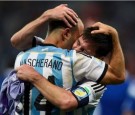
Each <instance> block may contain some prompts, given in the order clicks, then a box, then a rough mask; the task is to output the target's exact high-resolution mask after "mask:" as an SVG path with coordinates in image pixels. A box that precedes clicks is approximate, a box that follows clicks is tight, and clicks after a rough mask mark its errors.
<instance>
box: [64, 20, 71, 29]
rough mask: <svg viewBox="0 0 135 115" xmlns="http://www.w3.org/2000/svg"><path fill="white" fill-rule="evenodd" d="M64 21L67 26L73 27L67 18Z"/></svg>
mask: <svg viewBox="0 0 135 115" xmlns="http://www.w3.org/2000/svg"><path fill="white" fill-rule="evenodd" d="M63 21H64V22H65V24H66V25H67V26H68V27H69V28H72V25H71V24H70V23H69V22H68V20H67V19H66V18H63Z"/></svg>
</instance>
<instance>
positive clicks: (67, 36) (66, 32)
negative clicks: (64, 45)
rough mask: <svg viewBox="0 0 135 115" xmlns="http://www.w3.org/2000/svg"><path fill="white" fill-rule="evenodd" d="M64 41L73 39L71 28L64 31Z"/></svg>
mask: <svg viewBox="0 0 135 115" xmlns="http://www.w3.org/2000/svg"><path fill="white" fill-rule="evenodd" d="M62 37H63V40H69V39H70V38H71V30H70V28H66V29H64V31H63V33H62Z"/></svg>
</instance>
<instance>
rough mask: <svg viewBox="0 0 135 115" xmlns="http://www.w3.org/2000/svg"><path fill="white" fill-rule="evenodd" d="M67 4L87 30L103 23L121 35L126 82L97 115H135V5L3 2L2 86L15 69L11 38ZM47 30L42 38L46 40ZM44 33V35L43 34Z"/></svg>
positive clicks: (103, 101) (106, 98) (116, 88)
mask: <svg viewBox="0 0 135 115" xmlns="http://www.w3.org/2000/svg"><path fill="white" fill-rule="evenodd" d="M62 3H66V4H68V6H69V7H70V8H72V9H73V10H74V11H75V12H77V14H78V15H79V16H80V18H81V19H82V20H83V22H84V24H85V26H90V25H92V24H93V23H94V22H97V21H100V22H103V23H106V24H108V25H111V26H113V27H114V28H116V29H117V30H118V32H119V37H120V42H121V45H122V48H123V51H124V56H125V61H126V70H127V73H126V81H125V83H123V84H120V85H115V86H114V85H109V86H107V88H108V89H107V90H106V92H105V94H104V96H103V98H102V99H101V103H100V105H99V106H98V107H97V109H96V111H95V115H135V62H134V59H135V45H134V43H135V32H134V31H135V15H134V11H135V2H134V1H130V2H128V1H123V2H121V1H119V2H117V1H101V2H99V1H98V2H97V1H95V2H94V1H93V2H92V1H85V2H84V1H65V2H62V1H59V2H58V1H57V2H56V1H40V2H38V1H33V2H32V1H29V2H27V1H16V2H15V1H14V2H7V1H6V2H4V1H3V2H2V1H0V28H1V29H0V56H1V60H0V84H1V82H2V80H3V79H4V77H5V76H7V74H8V73H9V72H10V70H11V69H13V66H14V60H15V57H16V55H17V53H18V52H19V51H17V50H16V49H15V48H13V47H12V46H11V43H10V38H11V36H12V35H13V34H14V33H15V32H17V31H18V30H19V29H21V28H22V27H23V26H24V25H25V24H26V23H28V22H30V21H32V20H34V19H35V18H36V17H38V16H40V15H41V14H42V13H43V12H44V11H45V10H47V9H50V8H53V7H55V6H57V5H59V4H62ZM46 29H47V27H45V28H44V30H42V32H41V34H40V35H39V36H41V37H44V35H45V34H46V33H45V32H46ZM43 33H44V34H43Z"/></svg>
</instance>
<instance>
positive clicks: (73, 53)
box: [70, 50, 81, 86]
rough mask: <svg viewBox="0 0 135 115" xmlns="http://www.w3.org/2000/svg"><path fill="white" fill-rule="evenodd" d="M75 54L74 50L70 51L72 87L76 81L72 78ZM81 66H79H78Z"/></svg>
mask: <svg viewBox="0 0 135 115" xmlns="http://www.w3.org/2000/svg"><path fill="white" fill-rule="evenodd" d="M75 53H76V51H75V50H71V51H70V57H71V61H70V62H71V69H72V79H73V84H72V86H74V85H76V80H75V76H74V72H73V66H74V60H75V59H74V58H76V57H75ZM80 66H81V65H80Z"/></svg>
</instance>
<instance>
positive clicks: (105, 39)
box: [83, 27, 113, 57]
mask: <svg viewBox="0 0 135 115" xmlns="http://www.w3.org/2000/svg"><path fill="white" fill-rule="evenodd" d="M93 30H98V28H95V27H88V28H86V29H85V30H84V32H83V37H84V39H90V40H92V41H93V42H94V44H95V47H94V48H95V54H96V56H97V57H101V56H106V55H107V54H108V53H109V52H111V51H112V48H113V44H112V37H111V35H106V34H102V33H98V34H91V31H93Z"/></svg>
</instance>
